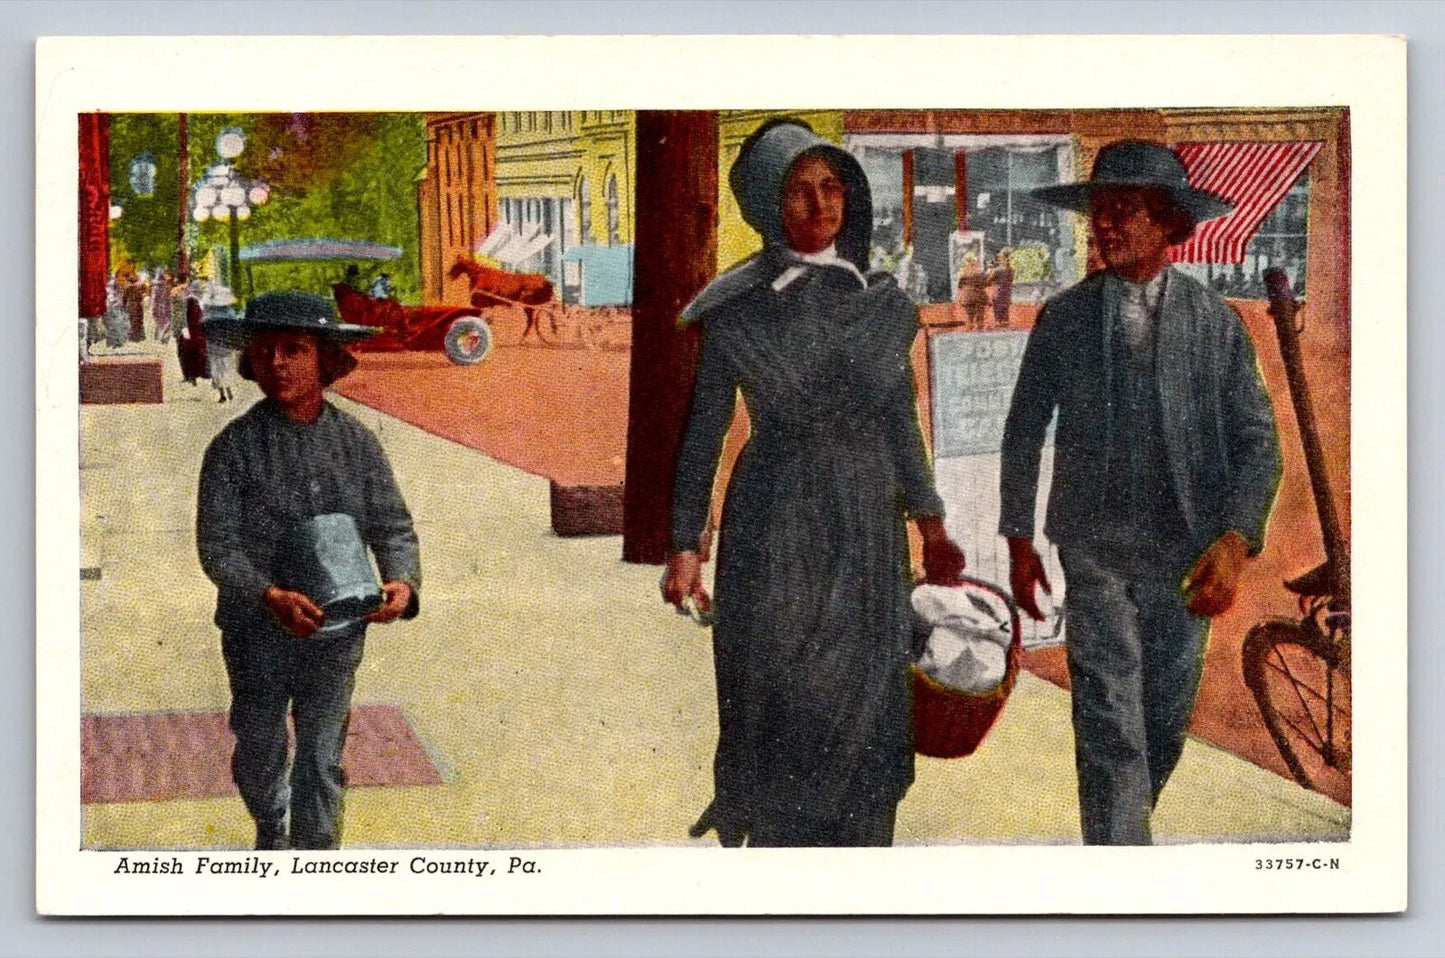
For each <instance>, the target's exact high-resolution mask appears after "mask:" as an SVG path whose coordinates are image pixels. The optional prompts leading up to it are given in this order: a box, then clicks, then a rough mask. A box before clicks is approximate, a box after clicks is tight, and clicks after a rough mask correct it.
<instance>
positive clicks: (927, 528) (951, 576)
mask: <svg viewBox="0 0 1445 958" xmlns="http://www.w3.org/2000/svg"><path fill="white" fill-rule="evenodd" d="M918 532H919V535H921V536H922V537H923V581H924V582H927V583H928V584H929V585H950V586H951V585H958V584H959V583H960V582H962V581H963V579H962V576H963V569H964V566H966V565H967V564H968V560H967V559H966V558H965V557H964V554H963V550H962V549H960V548H959V547H958V544H957V543H956V542H954V541H953V540H952V539H950V538H949V537H948V533H947V532H945V531H944V528H943V520H942V519H941V518H939V517H938V516H919V517H918Z"/></svg>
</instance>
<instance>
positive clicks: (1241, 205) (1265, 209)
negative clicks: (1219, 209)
mask: <svg viewBox="0 0 1445 958" xmlns="http://www.w3.org/2000/svg"><path fill="white" fill-rule="evenodd" d="M1323 145H1324V144H1323V143H1181V144H1177V145H1176V146H1175V147H1174V149H1175V151H1176V152H1177V153H1178V154H1179V158H1180V159H1182V160H1183V161H1184V166H1185V168H1186V169H1188V170H1189V184H1190V185H1191V186H1193V187H1195V188H1197V189H1201V190H1208V191H1210V192H1211V193H1217V194H1219V195H1220V196H1223V197H1225V198H1226V199H1230V200H1233V201H1234V209H1233V210H1232V211H1230V212H1229V213H1228V214H1227V215H1225V216H1221V217H1219V218H1217V219H1212V220H1206V221H1204V222H1203V223H1200V224H1199V228H1198V229H1196V230H1195V231H1194V235H1193V236H1192V237H1190V238H1189V240H1188V241H1187V242H1184V243H1180V244H1179V245H1178V246H1175V247H1173V248H1172V249H1170V251H1169V255H1170V257H1171V258H1172V259H1173V260H1174V262H1176V263H1242V262H1244V247H1245V245H1246V244H1247V243H1249V240H1250V238H1251V237H1252V236H1254V234H1255V231H1256V230H1258V229H1259V224H1260V223H1262V222H1264V218H1265V217H1266V216H1268V215H1269V214H1270V211H1271V210H1273V209H1274V208H1275V207H1276V206H1277V205H1278V204H1279V201H1280V200H1282V199H1284V195H1285V194H1286V193H1288V192H1289V189H1290V187H1291V186H1293V185H1294V181H1295V180H1297V179H1299V175H1300V174H1301V173H1303V172H1304V169H1305V167H1307V166H1309V165H1310V161H1311V160H1313V159H1314V158H1315V154H1317V153H1318V152H1319V151H1320V147H1322V146H1323Z"/></svg>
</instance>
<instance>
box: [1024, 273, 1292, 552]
mask: <svg viewBox="0 0 1445 958" xmlns="http://www.w3.org/2000/svg"><path fill="white" fill-rule="evenodd" d="M1123 282H1124V281H1123V280H1122V279H1120V278H1119V277H1117V276H1116V275H1114V274H1113V273H1111V272H1100V273H1095V274H1093V275H1091V276H1089V277H1088V278H1086V279H1084V280H1083V281H1082V282H1080V283H1078V284H1077V285H1075V286H1073V287H1071V288H1070V289H1068V290H1065V291H1064V292H1063V293H1060V294H1059V295H1058V296H1056V297H1054V298H1053V299H1051V300H1049V301H1048V303H1046V304H1045V306H1044V308H1043V310H1042V312H1041V313H1040V314H1039V318H1038V322H1037V324H1036V325H1035V327H1034V331H1033V332H1032V333H1031V334H1030V335H1029V341H1028V345H1027V347H1026V348H1025V350H1024V358H1023V365H1022V368H1021V369H1020V371H1019V378H1018V382H1017V383H1016V384H1015V386H1014V393H1013V402H1012V404H1011V406H1010V408H1009V414H1008V420H1007V422H1006V423H1005V426H1004V438H1003V449H1002V464H1001V469H1000V490H999V496H1000V505H1001V517H1000V521H999V533H1000V534H1001V535H1004V536H1024V537H1032V536H1033V533H1034V508H1035V496H1036V494H1037V489H1038V476H1039V457H1040V451H1041V447H1042V445H1043V441H1044V436H1045V432H1046V430H1047V429H1048V425H1049V421H1050V419H1052V418H1053V414H1054V411H1055V409H1057V410H1058V414H1059V420H1058V427H1057V430H1056V433H1055V437H1054V475H1053V485H1052V491H1051V493H1050V495H1049V505H1048V511H1047V514H1046V518H1045V523H1044V534H1045V535H1046V536H1048V538H1049V539H1050V540H1052V541H1053V542H1055V543H1058V544H1064V545H1068V544H1071V543H1081V542H1083V541H1086V539H1087V538H1088V537H1089V535H1090V533H1091V531H1092V530H1094V529H1096V528H1097V526H1098V524H1099V522H1100V521H1101V517H1102V516H1103V515H1104V509H1103V503H1104V496H1105V495H1107V494H1108V490H1107V488H1106V470H1105V465H1106V463H1107V462H1108V453H1109V449H1110V445H1111V443H1112V442H1114V441H1115V439H1114V437H1115V429H1116V425H1117V424H1116V423H1115V421H1114V415H1115V411H1114V409H1113V408H1112V402H1111V399H1110V397H1111V396H1113V395H1114V390H1113V389H1112V385H1113V384H1112V382H1111V378H1112V375H1113V368H1112V367H1113V356H1114V355H1115V350H1114V348H1113V343H1112V337H1113V336H1114V335H1115V332H1114V331H1115V330H1116V329H1118V315H1117V314H1118V309H1119V302H1120V287H1121V285H1122V283H1123ZM1155 376H1156V380H1157V382H1158V387H1159V407H1160V420H1161V422H1162V428H1163V437H1164V444H1165V447H1166V452H1167V459H1168V464H1169V477H1170V480H1171V482H1172V486H1173V489H1174V492H1175V494H1176V496H1177V498H1178V501H1179V507H1180V511H1181V513H1182V514H1183V516H1184V520H1185V523H1186V525H1187V527H1188V529H1187V531H1188V534H1189V538H1190V540H1191V542H1192V543H1193V544H1194V545H1195V546H1196V548H1197V549H1200V550H1202V549H1204V548H1205V547H1207V546H1208V545H1209V544H1210V543H1212V542H1213V541H1214V540H1215V539H1217V538H1219V536H1221V535H1223V534H1224V533H1225V532H1227V531H1229V530H1231V529H1232V530H1236V531H1238V532H1239V533H1240V534H1241V535H1243V536H1244V538H1245V539H1246V540H1248V542H1249V547H1250V553H1251V554H1255V553H1257V552H1258V551H1259V550H1260V548H1261V547H1262V545H1263V541H1264V530H1265V523H1266V522H1267V521H1268V519H1269V512H1270V508H1271V506H1272V505H1273V503H1274V496H1275V491H1276V489H1277V488H1278V486H1279V479H1280V472H1281V460H1280V450H1279V437H1278V434H1277V432H1276V430H1275V422H1274V411H1273V407H1272V406H1271V404H1270V398H1269V395H1268V393H1266V392H1265V388H1264V381H1263V379H1262V377H1261V375H1260V371H1259V365H1258V363H1257V361H1256V359H1255V351H1254V344H1253V343H1252V342H1251V341H1250V338H1249V334H1248V332H1247V331H1246V330H1245V328H1244V324H1243V322H1242V321H1241V320H1240V318H1239V316H1238V315H1237V314H1236V313H1235V312H1234V310H1233V309H1231V308H1230V307H1229V305H1228V304H1227V303H1225V301H1224V299H1223V298H1222V297H1220V296H1219V295H1218V294H1217V293H1215V292H1214V291H1213V290H1210V289H1208V288H1206V287H1205V286H1203V285H1202V284H1200V283H1198V282H1197V281H1195V280H1194V279H1192V278H1191V277H1189V276H1186V275H1184V274H1183V273H1180V272H1178V271H1176V270H1170V271H1169V276H1168V278H1167V280H1166V283H1165V290H1164V296H1163V301H1162V303H1161V304H1160V308H1159V324H1158V330H1157V352H1156V354H1155ZM1118 428H1122V427H1118Z"/></svg>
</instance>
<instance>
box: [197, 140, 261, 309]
mask: <svg viewBox="0 0 1445 958" xmlns="http://www.w3.org/2000/svg"><path fill="white" fill-rule="evenodd" d="M245 148H246V138H245V136H243V135H242V133H241V131H240V130H238V129H236V128H235V127H228V128H227V129H224V130H222V131H221V133H220V135H219V136H217V137H216V153H217V154H219V156H220V158H221V159H220V162H218V163H213V164H212V165H211V167H210V168H209V169H207V170H206V175H205V176H203V177H202V178H201V180H200V182H198V183H197V184H196V187H195V189H194V190H193V191H192V193H191V217H192V219H194V220H195V221H196V222H197V223H204V222H205V221H206V220H212V219H214V220H226V221H227V223H228V225H229V227H230V246H231V262H230V286H231V292H232V293H237V294H238V295H239V286H240V283H241V220H245V219H249V218H250V216H251V210H252V209H253V208H254V207H257V206H260V205H262V204H263V203H265V202H266V201H267V200H268V199H270V197H271V191H270V188H269V187H268V186H267V185H266V184H265V183H264V182H261V181H260V180H247V179H245V178H243V177H241V176H240V175H239V174H237V172H236V167H235V164H234V163H233V162H232V161H233V160H235V159H236V157H238V156H240V155H241V152H242V151H243V150H244V149H245Z"/></svg>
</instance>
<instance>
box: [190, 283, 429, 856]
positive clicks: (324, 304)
mask: <svg viewBox="0 0 1445 958" xmlns="http://www.w3.org/2000/svg"><path fill="white" fill-rule="evenodd" d="M374 332H376V330H375V329H372V328H371V327H366V326H354V325H350V324H346V323H340V322H337V320H336V316H335V313H334V311H333V309H332V307H331V303H330V301H328V300H326V299H324V298H322V297H320V296H314V295H311V294H309V293H301V292H284V293H267V294H265V295H262V296H259V297H257V298H256V299H254V300H252V301H251V302H250V304H249V305H248V306H247V308H246V315H245V318H244V319H243V320H239V321H235V320H233V321H230V322H226V323H224V324H217V325H216V326H215V327H214V328H213V329H212V330H211V333H212V335H214V336H218V337H221V338H223V339H224V340H225V341H227V342H228V343H230V344H232V345H234V346H235V347H237V348H239V349H241V350H242V355H241V363H240V372H241V375H242V376H245V377H246V378H247V379H254V380H255V381H256V383H257V384H258V385H260V387H261V391H262V392H263V393H264V394H265V398H264V399H263V400H261V401H260V402H258V403H256V405H254V406H252V407H251V408H250V409H249V410H247V411H246V412H245V413H244V414H243V415H241V416H240V417H238V418H237V419H235V420H233V421H232V422H231V423H230V424H228V425H227V426H226V427H225V428H224V429H223V430H221V432H220V434H219V435H217V436H216V438H215V439H214V440H212V441H211V444H210V446H209V447H208V448H207V449H206V454H205V458H204V460H203V462H202V465H201V479H200V490H199V497H198V498H199V502H198V509H197V517H196V545H197V549H198V551H199V553H200V559H201V566H202V568H204V569H205V572H206V575H208V576H209V577H210V578H211V580H212V581H213V582H215V583H216V587H217V590H218V598H217V602H216V619H215V621H216V624H217V625H218V626H219V627H220V629H221V650H222V653H223V655H224V658H225V662H226V672H227V675H228V676H229V678H230V685H231V718H230V723H231V730H232V731H233V732H234V733H235V735H236V750H235V753H234V755H233V758H232V763H231V768H232V774H233V776H234V778H235V781H236V785H237V787H238V788H239V790H240V792H241V797H242V799H243V800H244V801H245V803H246V808H247V810H248V811H249V812H250V813H251V815H252V817H253V818H254V819H255V820H256V847H257V848H267V849H276V848H287V847H292V848H334V847H336V846H337V845H338V844H339V842H340V826H341V820H340V819H341V790H342V785H343V781H342V772H341V749H342V745H343V743H344V742H345V740H346V720H347V715H348V713H349V711H350V707H351V693H352V690H353V688H354V687H355V682H356V669H357V666H358V665H360V663H361V656H362V649H363V645H364V642H365V635H366V623H367V622H374V623H381V622H390V621H392V620H394V619H397V618H412V617H414V616H415V615H416V614H417V610H418V599H419V595H420V591H421V565H420V551H419V547H418V542H417V537H416V532H415V529H414V528H413V525H412V519H411V514H410V512H409V511H408V510H407V507H406V503H405V502H404V501H403V500H402V497H401V492H400V490H399V489H398V488H397V484H396V479H395V477H394V475H393V473H392V469H391V465H390V464H389V463H388V461H387V458H386V454H385V452H383V451H382V448H381V444H380V442H378V441H377V438H376V436H374V435H373V434H372V433H371V432H370V431H369V430H368V429H367V428H366V427H365V426H363V425H362V424H361V423H360V422H358V421H357V420H356V419H355V418H353V417H352V416H350V415H348V414H347V413H345V412H342V411H341V410H339V409H337V408H336V407H335V406H333V405H332V404H331V403H330V402H328V401H327V400H326V398H325V395H324V389H325V387H326V386H329V385H330V384H331V383H333V382H335V381H336V380H337V379H339V378H340V377H342V376H344V375H346V373H348V372H350V371H351V370H352V369H353V368H355V366H356V360H355V359H354V358H353V357H352V356H351V355H350V354H349V353H348V352H347V351H346V350H345V348H344V344H345V343H348V342H355V341H358V340H360V339H363V338H365V337H366V336H369V335H371V334H372V333H374ZM336 513H342V514H346V515H349V516H351V517H352V518H353V519H355V521H356V526H357V527H358V528H359V529H360V531H361V535H362V538H363V539H364V540H365V542H366V545H367V546H369V547H370V549H371V552H372V555H373V556H374V557H375V559H376V564H377V567H378V569H379V570H380V572H381V578H382V581H383V585H382V590H383V593H384V598H383V601H382V604H381V606H380V608H378V609H376V610H375V611H374V612H372V613H370V614H369V615H368V616H367V617H366V619H365V621H363V622H357V623H355V624H352V625H349V626H341V627H330V626H333V623H329V622H326V621H325V615H324V613H323V612H322V610H321V609H320V608H319V607H318V605H317V604H316V602H315V601H313V600H312V599H311V598H310V597H309V596H307V595H306V594H304V593H303V592H301V591H298V590H297V589H296V588H294V587H291V585H290V584H289V583H284V582H278V581H277V578H278V574H279V573H280V572H281V571H282V570H283V569H284V567H285V561H284V560H285V558H286V557H285V556H284V555H282V554H281V553H282V547H281V546H282V543H283V542H284V541H285V539H286V537H287V535H288V533H292V532H294V531H295V530H296V529H298V528H300V527H302V526H303V524H305V523H307V522H308V521H309V520H311V519H313V518H315V517H316V516H320V515H330V514H336ZM323 625H327V626H328V628H326V629H325V630H322V629H321V627H322V626H323ZM288 714H291V715H294V717H295V725H296V754H295V759H294V762H293V763H292V766H291V770H290V775H289V779H288V776H287V732H286V717H287V715H288ZM288 818H289V822H288Z"/></svg>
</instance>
